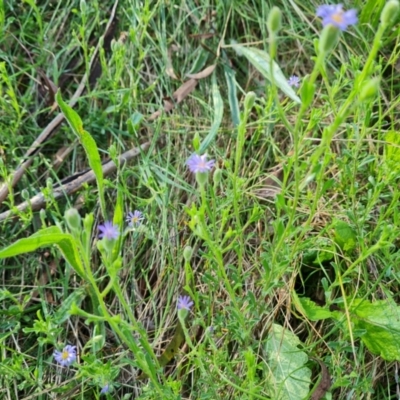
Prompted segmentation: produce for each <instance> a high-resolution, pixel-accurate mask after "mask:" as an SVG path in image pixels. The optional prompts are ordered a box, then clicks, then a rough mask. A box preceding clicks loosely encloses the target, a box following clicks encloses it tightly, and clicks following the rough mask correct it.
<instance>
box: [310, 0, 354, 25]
mask: <svg viewBox="0 0 400 400" xmlns="http://www.w3.org/2000/svg"><path fill="white" fill-rule="evenodd" d="M317 17H321V18H322V25H323V26H326V25H328V24H331V25H333V26H336V27H337V28H339V29H340V30H341V31H345V30H346V29H347V28H348V27H349V26H350V25H355V24H356V23H357V22H358V18H357V10H355V9H354V8H353V9H351V10H348V11H344V10H343V5H342V4H335V5H328V4H325V5H322V6H319V7H318V8H317Z"/></svg>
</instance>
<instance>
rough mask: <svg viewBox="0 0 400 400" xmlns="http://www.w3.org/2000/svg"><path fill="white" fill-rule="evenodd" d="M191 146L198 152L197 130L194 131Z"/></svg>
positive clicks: (198, 136)
mask: <svg viewBox="0 0 400 400" xmlns="http://www.w3.org/2000/svg"><path fill="white" fill-rule="evenodd" d="M193 148H194V151H196V152H198V151H199V149H200V135H199V132H196V133H195V134H194V138H193Z"/></svg>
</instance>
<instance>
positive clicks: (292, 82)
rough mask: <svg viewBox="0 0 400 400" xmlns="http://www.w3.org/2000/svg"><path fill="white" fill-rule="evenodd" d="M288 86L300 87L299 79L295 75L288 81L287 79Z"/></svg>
mask: <svg viewBox="0 0 400 400" xmlns="http://www.w3.org/2000/svg"><path fill="white" fill-rule="evenodd" d="M288 84H289V85H290V86H293V87H296V88H298V87H299V86H300V78H299V77H298V76H296V75H292V76H291V77H290V78H289V79H288Z"/></svg>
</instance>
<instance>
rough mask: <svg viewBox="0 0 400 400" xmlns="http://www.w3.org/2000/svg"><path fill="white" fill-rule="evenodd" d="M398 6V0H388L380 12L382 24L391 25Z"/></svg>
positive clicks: (399, 6)
mask: <svg viewBox="0 0 400 400" xmlns="http://www.w3.org/2000/svg"><path fill="white" fill-rule="evenodd" d="M399 8H400V5H399V2H398V0H389V1H388V2H387V3H386V4H385V6H384V7H383V10H382V12H381V24H382V25H384V26H389V25H391V24H392V23H393V22H394V21H395V19H396V17H397V15H398V13H399Z"/></svg>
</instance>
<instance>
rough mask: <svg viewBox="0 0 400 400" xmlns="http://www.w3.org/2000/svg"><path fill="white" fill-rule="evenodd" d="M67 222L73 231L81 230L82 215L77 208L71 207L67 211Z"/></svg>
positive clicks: (65, 215)
mask: <svg viewBox="0 0 400 400" xmlns="http://www.w3.org/2000/svg"><path fill="white" fill-rule="evenodd" d="M64 219H65V222H66V224H67V226H68V228H69V229H70V230H71V231H80V229H81V216H80V215H79V212H78V210H77V209H76V208H70V209H69V210H67V211H65V214H64Z"/></svg>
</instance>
